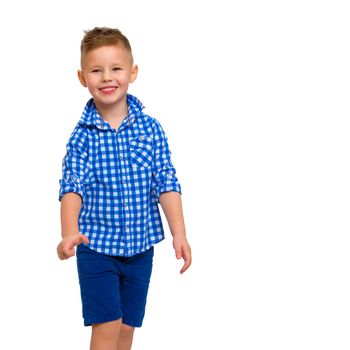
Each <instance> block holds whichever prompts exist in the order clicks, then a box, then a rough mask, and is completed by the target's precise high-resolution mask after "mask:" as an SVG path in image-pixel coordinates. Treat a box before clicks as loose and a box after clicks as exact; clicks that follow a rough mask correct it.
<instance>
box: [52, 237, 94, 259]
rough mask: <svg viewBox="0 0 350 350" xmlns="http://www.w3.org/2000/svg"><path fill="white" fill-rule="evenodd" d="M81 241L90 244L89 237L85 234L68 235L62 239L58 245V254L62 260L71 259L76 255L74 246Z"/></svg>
mask: <svg viewBox="0 0 350 350" xmlns="http://www.w3.org/2000/svg"><path fill="white" fill-rule="evenodd" d="M80 243H85V244H89V239H88V238H87V237H86V236H84V235H83V234H81V233H79V234H78V235H75V236H68V237H65V238H63V239H62V241H61V243H60V244H59V245H58V246H57V255H58V257H59V258H60V259H61V260H65V259H69V258H70V257H72V256H74V255H75V249H74V247H75V246H77V245H79V244H80Z"/></svg>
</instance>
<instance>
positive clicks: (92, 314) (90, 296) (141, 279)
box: [77, 244, 154, 327]
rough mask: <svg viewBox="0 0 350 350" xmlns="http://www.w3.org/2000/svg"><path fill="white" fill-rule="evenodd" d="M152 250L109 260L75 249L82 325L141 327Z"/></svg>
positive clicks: (80, 247)
mask: <svg viewBox="0 0 350 350" xmlns="http://www.w3.org/2000/svg"><path fill="white" fill-rule="evenodd" d="M153 250H154V249H153V247H152V248H150V249H149V250H147V251H145V252H144V253H140V254H137V255H134V256H132V257H119V256H109V255H104V254H101V253H98V252H96V251H94V250H92V249H90V248H88V247H87V246H85V245H84V244H80V245H79V246H78V248H77V267H78V275H79V284H80V294H81V300H82V309H83V318H84V325H85V326H91V325H92V324H94V323H103V322H109V321H114V320H117V319H120V318H122V322H123V323H124V324H127V325H128V326H131V327H141V325H142V321H143V318H144V315H145V307H146V299H147V292H148V286H149V282H150V278H151V273H152V263H153V253H154V251H153Z"/></svg>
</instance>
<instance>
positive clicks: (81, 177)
mask: <svg viewBox="0 0 350 350" xmlns="http://www.w3.org/2000/svg"><path fill="white" fill-rule="evenodd" d="M87 145H88V139H87V134H86V130H85V129H84V128H83V127H81V126H77V127H76V128H75V129H74V131H73V133H72V135H71V137H70V139H69V141H68V143H67V152H66V155H65V156H64V158H63V161H62V179H61V180H60V181H59V184H60V191H59V200H61V199H62V197H63V196H64V195H65V194H66V193H68V192H74V193H77V194H79V195H80V196H81V198H82V201H83V202H84V201H85V190H84V188H85V186H86V185H87V184H88V182H89V172H90V164H89V162H88V152H87V149H88V148H87Z"/></svg>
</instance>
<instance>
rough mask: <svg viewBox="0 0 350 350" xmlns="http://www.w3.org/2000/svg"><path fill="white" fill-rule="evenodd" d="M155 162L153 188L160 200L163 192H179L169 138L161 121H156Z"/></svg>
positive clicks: (154, 128) (154, 129)
mask: <svg viewBox="0 0 350 350" xmlns="http://www.w3.org/2000/svg"><path fill="white" fill-rule="evenodd" d="M153 131H154V135H153V137H154V162H153V169H152V175H153V179H152V180H153V181H152V189H153V191H154V193H155V195H156V197H157V200H158V201H159V196H160V195H161V194H162V193H163V192H171V191H175V192H179V193H180V194H181V186H180V184H179V181H178V179H177V177H176V170H175V167H174V165H173V163H172V162H171V152H170V149H169V145H168V139H167V137H166V135H165V132H164V131H163V129H162V127H161V125H160V124H159V122H157V121H156V120H155V122H154V127H153Z"/></svg>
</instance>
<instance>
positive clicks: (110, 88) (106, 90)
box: [100, 86, 117, 94]
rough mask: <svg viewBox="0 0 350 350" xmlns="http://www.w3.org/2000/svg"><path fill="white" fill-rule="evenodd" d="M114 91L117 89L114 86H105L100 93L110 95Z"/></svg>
mask: <svg viewBox="0 0 350 350" xmlns="http://www.w3.org/2000/svg"><path fill="white" fill-rule="evenodd" d="M116 89H117V87H116V86H106V87H103V88H101V89H100V91H101V92H103V93H104V94H111V93H112V92H114V91H115V90H116Z"/></svg>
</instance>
